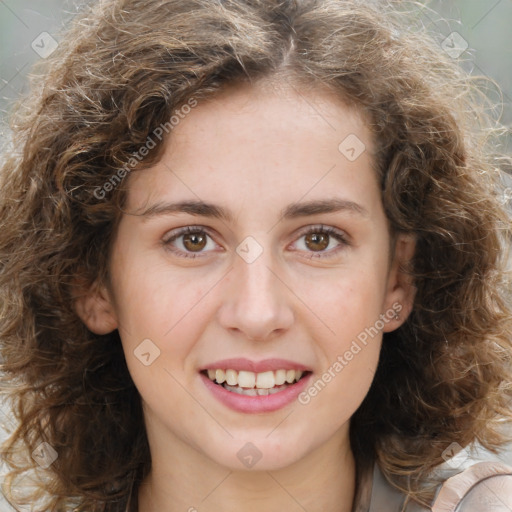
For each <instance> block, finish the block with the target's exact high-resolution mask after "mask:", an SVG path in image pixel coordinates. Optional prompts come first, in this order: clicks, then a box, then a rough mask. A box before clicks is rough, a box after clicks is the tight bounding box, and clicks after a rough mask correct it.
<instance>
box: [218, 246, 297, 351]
mask: <svg viewBox="0 0 512 512" xmlns="http://www.w3.org/2000/svg"><path fill="white" fill-rule="evenodd" d="M274 267H275V265H274V264H273V262H272V261H271V257H269V256H267V255H266V252H265V251H264V252H263V254H262V255H261V256H260V257H259V258H258V259H257V260H256V261H254V262H252V263H247V262H245V261H244V260H243V259H242V258H237V260H236V261H235V263H234V268H233V271H232V272H230V276H229V283H228V285H227V286H226V287H225V288H224V292H225V295H224V300H223V302H222V305H221V307H220V308H219V312H218V314H219V322H220V324H221V325H222V327H224V329H226V330H228V331H230V332H231V333H238V334H242V335H243V336H244V337H245V338H247V339H249V340H252V341H256V340H267V339H270V338H273V337H275V336H276V335H278V334H282V333H283V332H285V331H286V330H287V329H289V328H290V326H291V325H292V324H293V321H294V313H293V307H292V303H291V297H290V291H289V290H288V289H287V287H286V286H285V285H284V284H283V282H282V281H281V280H280V278H279V277H278V272H277V269H276V268H274Z"/></svg>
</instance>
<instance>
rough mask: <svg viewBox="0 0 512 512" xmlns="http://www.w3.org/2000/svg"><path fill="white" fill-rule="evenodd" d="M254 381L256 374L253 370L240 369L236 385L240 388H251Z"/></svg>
mask: <svg viewBox="0 0 512 512" xmlns="http://www.w3.org/2000/svg"><path fill="white" fill-rule="evenodd" d="M255 382H256V375H255V374H254V372H246V371H243V370H242V371H240V372H238V385H239V386H240V387H241V388H253V387H254V383H255Z"/></svg>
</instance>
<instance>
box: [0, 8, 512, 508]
mask: <svg viewBox="0 0 512 512" xmlns="http://www.w3.org/2000/svg"><path fill="white" fill-rule="evenodd" d="M84 1H85V0H81V1H80V0H76V1H74V2H73V1H71V0H0V43H1V44H0V136H1V137H2V140H6V135H7V128H6V126H5V119H6V113H7V112H8V111H9V109H10V108H11V106H12V104H13V102H14V101H15V100H16V98H17V97H18V96H19V94H20V92H24V91H26V89H27V74H28V73H29V71H30V68H31V65H32V64H33V63H34V62H36V61H37V60H39V59H40V58H43V57H41V56H40V55H39V54H38V53H37V52H36V51H35V50H34V49H33V48H32V44H33V42H34V41H35V42H36V44H39V47H40V48H41V49H40V52H41V51H42V50H44V49H45V48H46V49H48V48H49V46H48V45H49V44H51V39H48V36H45V35H41V34H42V33H43V32H47V33H49V34H50V35H51V36H52V38H54V39H55V41H57V43H58V41H59V39H60V36H59V32H60V31H61V30H62V28H63V27H65V26H66V23H67V22H68V21H69V20H70V19H71V18H72V17H73V15H74V13H75V12H76V10H77V8H78V7H79V6H80V5H81V4H83V3H84ZM148 1H151V0H148ZM429 6H430V9H432V10H431V11H426V10H424V11H423V13H422V14H420V11H419V10H418V20H420V21H421V22H422V23H423V24H425V25H426V26H427V27H428V28H429V29H431V30H432V31H433V32H435V33H437V36H436V38H437V40H438V41H439V45H440V49H439V51H440V52H441V51H444V50H443V49H442V41H443V40H444V39H445V38H446V37H448V36H449V35H450V34H451V33H452V32H454V31H456V32H458V34H460V36H462V38H463V40H465V41H466V42H467V45H468V48H467V50H465V51H464V52H463V53H462V54H461V56H460V58H459V60H460V61H461V64H462V66H463V67H464V68H465V69H466V70H467V71H469V72H471V73H473V74H475V75H483V76H487V77H489V78H491V79H493V80H495V81H496V82H497V83H498V84H499V86H500V87H501V91H502V95H503V96H502V99H503V118H502V120H503V122H504V123H506V124H511V123H512V99H511V98H512V30H511V28H510V27H511V22H512V0H491V1H487V0H453V1H441V0H434V1H432V2H430V3H429ZM42 39H43V41H41V40H42ZM492 97H493V99H496V100H497V101H499V96H498V95H497V93H496V91H495V92H494V93H493V95H492ZM510 141H511V139H510V137H509V138H504V140H503V147H504V148H505V149H506V148H512V144H511V142H510ZM508 152H509V153H510V151H508ZM9 424H11V425H12V422H11V415H10V414H9V412H8V411H7V410H6V409H5V408H2V407H0V425H2V426H4V425H5V426H9ZM0 434H1V432H0ZM0 439H1V435H0ZM501 458H502V459H503V460H506V461H507V462H508V463H509V464H512V450H511V451H509V453H503V454H502V455H501ZM0 470H1V468H0ZM7 510H9V508H8V507H7V505H6V504H5V503H4V502H2V501H1V500H0V511H2V512H3V511H7Z"/></svg>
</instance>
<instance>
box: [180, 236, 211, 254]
mask: <svg viewBox="0 0 512 512" xmlns="http://www.w3.org/2000/svg"><path fill="white" fill-rule="evenodd" d="M206 243H207V238H206V235H205V234H203V233H187V234H186V235H183V246H184V247H185V249H187V251H192V252H196V251H202V250H203V249H204V248H205V247H206Z"/></svg>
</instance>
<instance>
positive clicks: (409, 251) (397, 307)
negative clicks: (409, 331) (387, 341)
mask: <svg viewBox="0 0 512 512" xmlns="http://www.w3.org/2000/svg"><path fill="white" fill-rule="evenodd" d="M415 248H416V242H415V239H414V237H413V236H412V235H406V234H399V235H397V239H396V243H395V252H394V257H393V261H392V264H391V268H390V271H389V277H388V283H387V285H388V288H387V292H386V301H385V308H386V311H388V310H393V311H394V312H395V313H396V314H395V316H394V318H393V319H392V320H391V321H390V322H389V323H387V324H386V326H385V328H384V329H383V331H384V332H391V331H394V330H395V329H398V328H399V327H400V326H401V325H402V324H403V323H404V322H405V321H406V320H407V317H408V316H409V314H410V313H411V311H412V307H413V304H414V297H415V295H416V287H415V286H414V281H413V276H412V275H411V274H410V273H409V271H408V270H409V268H410V264H411V262H412V258H413V256H414V251H415Z"/></svg>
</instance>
